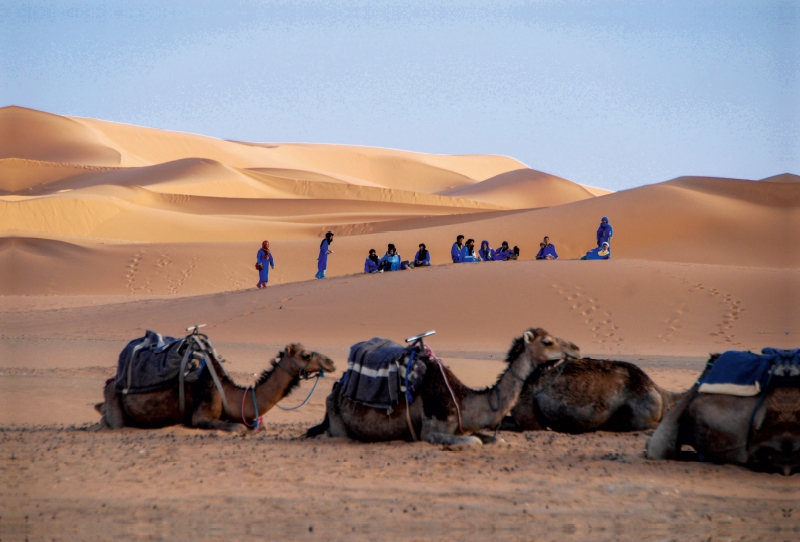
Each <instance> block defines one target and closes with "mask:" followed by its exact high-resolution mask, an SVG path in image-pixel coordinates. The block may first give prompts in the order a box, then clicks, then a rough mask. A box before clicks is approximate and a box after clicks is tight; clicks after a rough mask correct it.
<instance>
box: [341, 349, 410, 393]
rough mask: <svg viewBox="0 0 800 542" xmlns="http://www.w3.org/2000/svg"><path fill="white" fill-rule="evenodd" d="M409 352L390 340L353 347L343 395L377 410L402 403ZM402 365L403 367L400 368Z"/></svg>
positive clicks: (343, 384) (343, 386) (342, 382)
mask: <svg viewBox="0 0 800 542" xmlns="http://www.w3.org/2000/svg"><path fill="white" fill-rule="evenodd" d="M408 353H409V351H408V349H407V348H406V347H404V346H401V345H399V344H397V343H396V342H394V341H391V340H389V339H382V338H380V337H374V338H372V339H370V340H368V341H362V342H360V343H356V344H354V345H353V346H352V347H350V355H349V357H348V359H347V371H345V373H344V376H343V377H342V380H341V381H340V382H341V384H342V391H341V393H342V394H343V395H345V396H346V397H349V398H350V399H353V400H354V401H358V402H359V403H364V404H366V405H368V406H371V407H374V408H390V407H392V406H393V405H396V404H397V403H398V400H399V397H400V391H401V390H400V384H401V379H403V378H404V375H405V373H404V370H405V364H404V363H403V364H402V365H401V362H404V361H405V358H406V356H407V354H408ZM398 365H400V367H398Z"/></svg>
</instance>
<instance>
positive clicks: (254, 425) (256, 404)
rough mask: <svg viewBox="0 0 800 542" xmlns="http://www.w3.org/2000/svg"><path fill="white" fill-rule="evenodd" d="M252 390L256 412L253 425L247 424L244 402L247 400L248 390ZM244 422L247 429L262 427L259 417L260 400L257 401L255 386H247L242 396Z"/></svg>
mask: <svg viewBox="0 0 800 542" xmlns="http://www.w3.org/2000/svg"><path fill="white" fill-rule="evenodd" d="M251 388H252V390H253V411H254V412H255V415H254V416H253V424H252V425H250V424H249V423H247V418H245V417H244V402H245V400H246V399H247V390H249V389H251ZM242 422H244V425H245V426H246V427H252V428H253V429H254V430H255V429H258V427H259V426H260V425H261V416H259V415H258V400H257V399H256V388H255V386H247V387H246V388H245V389H244V393H243V394H242Z"/></svg>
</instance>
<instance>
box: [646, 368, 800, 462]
mask: <svg viewBox="0 0 800 542" xmlns="http://www.w3.org/2000/svg"><path fill="white" fill-rule="evenodd" d="M718 356H719V355H718V354H714V355H712V356H711V360H710V364H709V365H707V366H706V369H705V371H704V372H703V374H702V375H701V376H700V379H702V378H703V377H705V375H706V374H707V373H708V371H710V370H711V366H710V365H711V364H713V362H714V361H715V360H716V358H717V357H718ZM795 378H797V377H795ZM698 387H699V386H698V385H697V384H695V385H694V386H693V387H692V388H691V389H690V390H689V391H688V392H687V393H686V396H685V397H683V399H681V400H680V401H678V403H677V404H676V405H675V406H674V407H673V408H672V409H670V410H669V412H667V414H666V415H665V416H664V419H663V420H661V424H660V425H659V426H658V428H657V429H656V431H655V432H654V433H653V436H652V437H650V438H649V439H648V440H647V457H648V458H649V459H688V458H691V457H695V454H691V453H686V452H682V450H681V447H682V446H684V445H688V446H691V447H692V448H694V450H695V452H696V457H699V458H700V459H701V460H705V461H712V462H714V463H734V464H737V465H743V466H747V467H750V468H753V469H755V470H767V471H778V472H782V473H783V474H785V475H787V476H788V475H790V474H792V473H793V472H798V471H800V388H798V387H797V383H796V382H795V383H794V384H793V385H788V384H787V385H781V384H780V383H778V384H776V385H774V386H770V387H768V388H767V390H766V391H765V392H764V395H763V397H760V396H756V397H737V396H732V395H717V394H709V393H700V392H699V391H698Z"/></svg>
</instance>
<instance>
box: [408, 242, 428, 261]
mask: <svg viewBox="0 0 800 542" xmlns="http://www.w3.org/2000/svg"><path fill="white" fill-rule="evenodd" d="M430 266H431V253H430V252H428V249H427V248H426V247H425V243H420V244H419V250H418V251H417V253H416V254H415V255H414V262H413V263H412V264H411V265H410V267H430Z"/></svg>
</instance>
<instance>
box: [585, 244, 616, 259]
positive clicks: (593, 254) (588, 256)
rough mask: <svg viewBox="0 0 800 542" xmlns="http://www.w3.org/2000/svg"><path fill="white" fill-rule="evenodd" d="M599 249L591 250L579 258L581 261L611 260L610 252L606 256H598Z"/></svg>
mask: <svg viewBox="0 0 800 542" xmlns="http://www.w3.org/2000/svg"><path fill="white" fill-rule="evenodd" d="M600 249H601V248H600V247H597V248H593V249H592V250H590V251H589V252H587V253H586V255H585V256H583V257H582V258H581V260H610V259H611V251H610V250H609V251H608V254H606V255H605V256H601V255H600Z"/></svg>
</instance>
